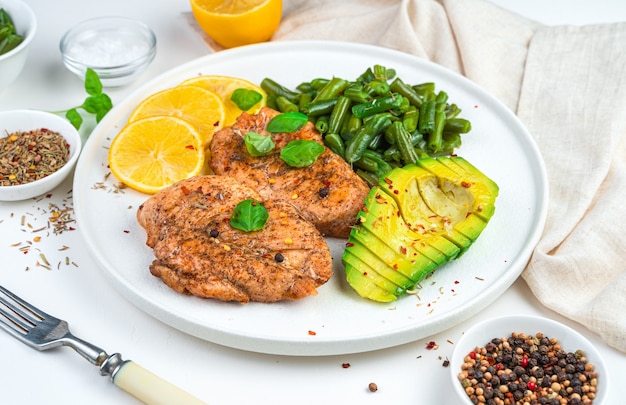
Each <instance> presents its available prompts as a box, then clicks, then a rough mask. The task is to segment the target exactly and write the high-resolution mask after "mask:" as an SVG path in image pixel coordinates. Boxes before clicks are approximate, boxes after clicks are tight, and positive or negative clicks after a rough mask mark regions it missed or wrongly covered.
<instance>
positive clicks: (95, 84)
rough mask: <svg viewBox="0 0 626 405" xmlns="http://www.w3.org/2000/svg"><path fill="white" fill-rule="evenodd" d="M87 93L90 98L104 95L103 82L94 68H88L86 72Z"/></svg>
mask: <svg viewBox="0 0 626 405" xmlns="http://www.w3.org/2000/svg"><path fill="white" fill-rule="evenodd" d="M85 91H86V92H87V94H89V95H90V96H95V95H98V94H100V93H102V82H101V81H100V78H99V77H98V74H97V73H96V72H95V71H94V70H93V69H92V68H87V71H86V72H85Z"/></svg>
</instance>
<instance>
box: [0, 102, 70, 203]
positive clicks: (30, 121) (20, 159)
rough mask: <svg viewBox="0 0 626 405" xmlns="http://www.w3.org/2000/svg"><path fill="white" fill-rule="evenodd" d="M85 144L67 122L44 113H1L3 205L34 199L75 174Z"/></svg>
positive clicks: (0, 150) (0, 167)
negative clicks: (7, 202)
mask: <svg viewBox="0 0 626 405" xmlns="http://www.w3.org/2000/svg"><path fill="white" fill-rule="evenodd" d="M81 147H82V142H81V138H80V134H79V133H78V131H77V130H76V128H74V126H72V124H70V123H69V121H67V120H66V119H65V118H63V117H61V116H58V115H55V114H52V113H48V112H43V111H35V110H12V111H0V201H19V200H26V199H29V198H34V197H37V196H40V195H43V194H46V193H48V192H51V191H52V190H53V189H54V188H56V187H57V186H58V185H59V184H61V182H63V180H65V179H66V178H67V176H68V175H70V173H72V171H73V169H74V166H75V165H76V161H77V160H78V156H79V154H80V150H81Z"/></svg>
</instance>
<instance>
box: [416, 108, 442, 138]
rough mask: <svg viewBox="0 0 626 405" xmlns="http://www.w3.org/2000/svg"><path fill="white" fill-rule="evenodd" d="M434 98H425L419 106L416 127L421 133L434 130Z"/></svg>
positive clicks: (428, 132)
mask: <svg viewBox="0 0 626 405" xmlns="http://www.w3.org/2000/svg"><path fill="white" fill-rule="evenodd" d="M436 106H437V103H436V102H435V100H427V101H425V102H424V104H423V105H422V107H421V108H420V115H419V119H418V121H417V129H418V131H420V132H421V133H422V134H430V133H432V132H433V131H434V130H435V107H436Z"/></svg>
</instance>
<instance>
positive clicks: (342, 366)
mask: <svg viewBox="0 0 626 405" xmlns="http://www.w3.org/2000/svg"><path fill="white" fill-rule="evenodd" d="M341 368H350V363H342V364H341Z"/></svg>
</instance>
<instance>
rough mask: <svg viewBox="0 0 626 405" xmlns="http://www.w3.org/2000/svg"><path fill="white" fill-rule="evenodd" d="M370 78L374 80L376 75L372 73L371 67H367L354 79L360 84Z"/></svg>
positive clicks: (369, 80)
mask: <svg viewBox="0 0 626 405" xmlns="http://www.w3.org/2000/svg"><path fill="white" fill-rule="evenodd" d="M372 80H376V76H375V75H374V72H373V71H372V68H369V67H368V68H367V69H366V70H365V72H363V73H361V75H360V76H359V77H358V78H357V79H356V81H357V82H358V83H361V84H365V83H369V82H371V81H372Z"/></svg>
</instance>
